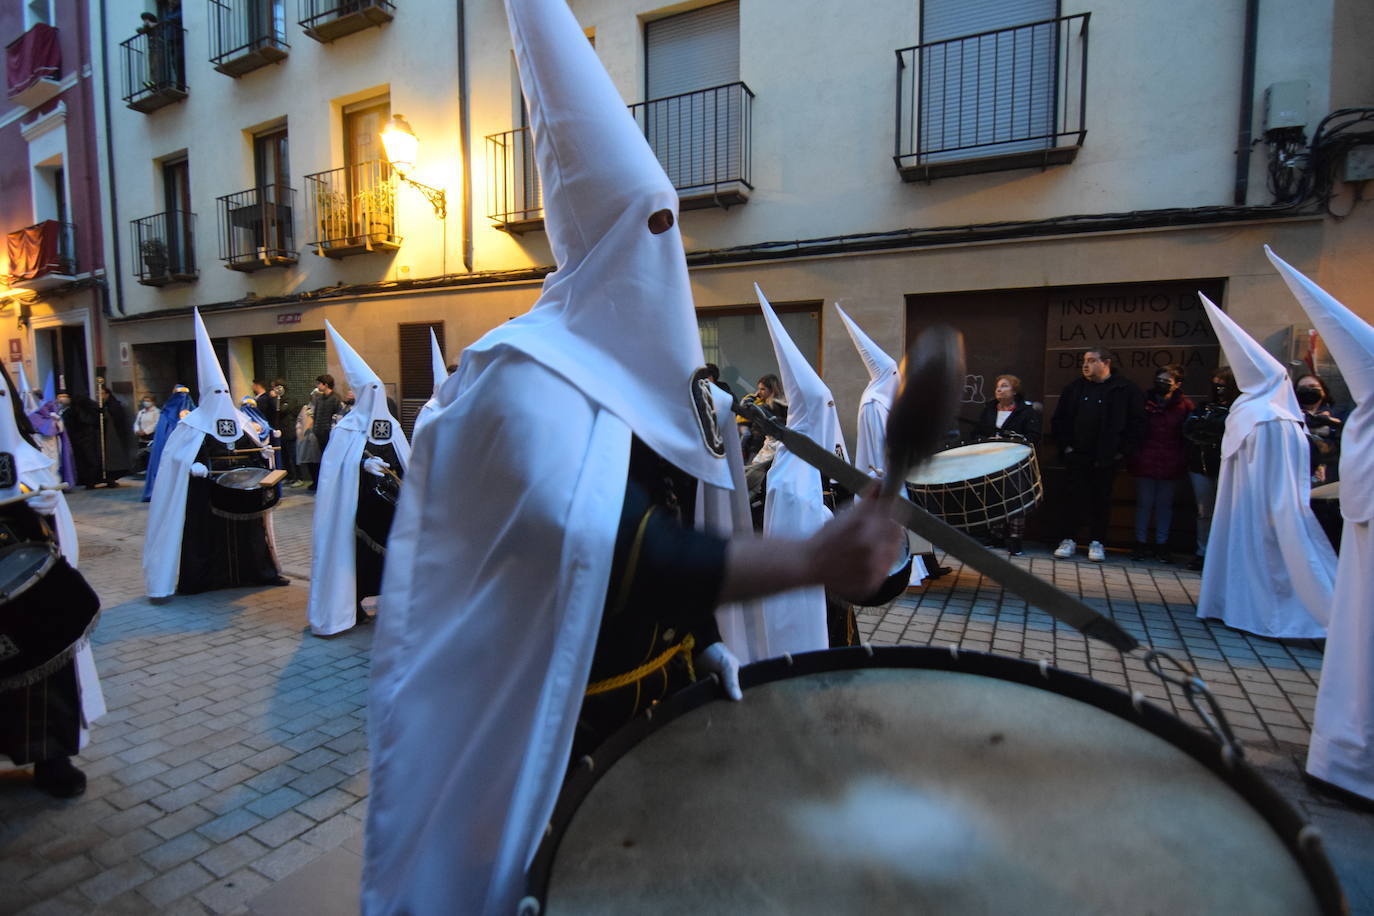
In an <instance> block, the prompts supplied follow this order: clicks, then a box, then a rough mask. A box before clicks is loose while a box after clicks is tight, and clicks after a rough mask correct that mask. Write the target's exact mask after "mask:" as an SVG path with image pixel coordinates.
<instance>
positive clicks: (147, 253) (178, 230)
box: [129, 210, 197, 286]
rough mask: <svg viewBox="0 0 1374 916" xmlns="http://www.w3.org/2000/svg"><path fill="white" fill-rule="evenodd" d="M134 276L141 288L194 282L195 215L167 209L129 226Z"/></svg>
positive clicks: (134, 221)
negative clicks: (131, 237) (131, 236)
mask: <svg viewBox="0 0 1374 916" xmlns="http://www.w3.org/2000/svg"><path fill="white" fill-rule="evenodd" d="M129 228H130V230H131V232H132V233H133V243H134V244H133V248H132V251H133V257H134V274H135V276H137V277H138V282H139V283H142V284H143V285H144V286H167V285H168V284H170V283H190V282H192V281H194V280H195V279H196V275H197V271H196V215H195V214H194V213H186V212H184V211H182V210H168V211H167V212H166V213H155V214H153V215H152V216H145V217H143V218H142V219H136V220H133V221H132V222H131V223H130V226H129Z"/></svg>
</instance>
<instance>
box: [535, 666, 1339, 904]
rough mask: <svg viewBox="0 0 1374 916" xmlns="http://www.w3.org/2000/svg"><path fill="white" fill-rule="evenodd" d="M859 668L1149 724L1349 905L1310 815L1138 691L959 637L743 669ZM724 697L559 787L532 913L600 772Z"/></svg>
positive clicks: (713, 683) (602, 757)
mask: <svg viewBox="0 0 1374 916" xmlns="http://www.w3.org/2000/svg"><path fill="white" fill-rule="evenodd" d="M862 668H918V669H922V670H927V671H949V672H954V673H957V674H970V675H978V676H983V677H991V678H995V679H997V680H1004V681H1010V682H1012V683H1018V684H1023V685H1025V686H1029V687H1037V688H1040V689H1043V690H1050V691H1052V692H1054V693H1057V694H1059V695H1061V696H1066V697H1068V698H1070V699H1074V700H1078V701H1080V702H1083V703H1087V704H1089V705H1091V706H1095V707H1096V708H1098V709H1100V710H1102V711H1103V712H1107V713H1111V714H1112V715H1114V716H1116V717H1117V718H1119V719H1124V720H1126V721H1128V722H1130V723H1132V724H1134V725H1137V726H1139V727H1141V728H1144V729H1145V730H1146V731H1149V732H1150V733H1151V734H1153V735H1155V736H1156V737H1158V738H1160V739H1162V740H1164V741H1167V742H1168V743H1169V744H1171V745H1172V746H1174V747H1175V748H1178V749H1179V750H1182V751H1183V752H1184V753H1186V754H1187V755H1188V756H1190V757H1192V758H1193V759H1194V760H1196V761H1197V762H1198V763H1200V764H1202V765H1203V766H1204V767H1206V768H1207V769H1209V770H1211V771H1212V773H1213V774H1215V775H1216V776H1217V778H1219V779H1220V780H1221V781H1222V782H1224V783H1225V784H1226V785H1227V786H1229V787H1230V788H1231V789H1232V790H1234V791H1235V792H1236V793H1237V794H1239V795H1240V796H1241V798H1243V799H1244V800H1245V801H1246V803H1247V804H1248V805H1249V806H1250V807H1251V808H1252V809H1253V810H1254V811H1255V812H1256V813H1258V814H1259V815H1260V817H1262V818H1263V819H1264V820H1265V822H1266V823H1267V824H1269V826H1270V827H1271V828H1272V829H1273V830H1274V832H1275V833H1276V834H1277V835H1278V837H1279V839H1280V840H1281V841H1282V843H1283V845H1284V847H1285V848H1286V849H1287V850H1288V852H1289V854H1290V855H1292V856H1293V858H1294V859H1296V860H1297V862H1298V865H1299V867H1300V868H1301V869H1302V872H1303V875H1304V876H1305V877H1306V878H1307V884H1308V887H1309V888H1311V890H1312V894H1313V896H1314V897H1315V898H1316V900H1317V905H1318V906H1319V907H1320V909H1321V912H1322V913H1326V914H1331V916H1339V914H1343V913H1346V912H1348V907H1347V904H1346V901H1345V896H1344V893H1343V892H1342V891H1341V887H1340V882H1339V881H1338V880H1337V878H1336V873H1335V870H1334V869H1333V868H1332V866H1331V862H1330V860H1329V859H1328V858H1327V856H1326V852H1325V849H1324V848H1323V844H1322V839H1321V836H1320V834H1319V833H1317V832H1316V830H1315V829H1314V828H1312V827H1311V826H1310V825H1309V824H1308V823H1307V822H1306V821H1305V820H1303V818H1302V816H1301V815H1300V814H1299V813H1298V811H1297V809H1295V808H1294V807H1293V806H1292V805H1290V804H1289V803H1288V801H1287V799H1285V798H1284V797H1283V796H1282V795H1280V794H1279V793H1278V790H1277V789H1275V788H1274V787H1273V786H1272V785H1270V784H1269V781H1268V780H1267V779H1265V778H1264V776H1263V775H1262V774H1260V772H1259V771H1258V770H1257V769H1256V768H1255V767H1253V766H1251V765H1250V764H1249V763H1248V762H1247V761H1245V760H1244V759H1237V758H1235V757H1232V756H1231V755H1229V754H1226V753H1223V749H1222V747H1221V745H1219V744H1218V743H1217V742H1216V741H1215V740H1213V739H1212V738H1211V737H1210V736H1209V735H1208V734H1206V733H1205V732H1203V731H1200V730H1199V729H1197V728H1194V727H1193V726H1191V725H1189V724H1188V723H1187V722H1185V721H1184V720H1183V719H1181V718H1179V717H1178V716H1176V715H1174V713H1173V712H1171V711H1169V710H1165V709H1164V708H1162V707H1160V706H1157V705H1155V704H1154V703H1152V702H1150V701H1149V700H1148V699H1145V698H1144V697H1142V696H1140V695H1139V694H1136V695H1135V696H1132V695H1131V694H1128V693H1126V692H1125V691H1123V690H1118V689H1117V688H1115V687H1111V686H1109V685H1107V684H1103V683H1100V682H1099V681H1095V680H1093V679H1092V678H1089V677H1086V676H1084V675H1080V674H1075V673H1073V672H1071V671H1065V670H1063V669H1061V668H1055V667H1053V666H1051V665H1048V664H1044V663H1037V662H1032V661H1027V660H1025V659H1019V658H1011V657H1009V656H1005V655H996V654H993V653H991V652H975V651H966V650H963V649H959V648H958V647H957V646H953V645H951V646H948V647H945V648H936V647H932V646H870V645H863V646H850V647H846V648H838V649H825V650H821V651H817V652H806V653H801V654H798V655H784V656H782V657H781V658H773V659H767V660H765V661H760V662H755V663H754V664H751V665H746V666H744V667H742V668H741V669H740V672H739V682H740V687H741V689H742V690H745V691H748V690H749V689H750V688H752V687H757V686H761V685H763V684H770V683H772V682H774V681H780V680H788V679H790V678H793V677H800V676H805V675H810V674H823V673H826V672H832V671H852V670H857V669H862ZM724 698H725V697H724V692H723V691H722V690H721V688H720V686H719V681H718V680H717V679H716V676H715V675H712V676H711V677H709V678H706V679H703V680H700V681H697V682H696V683H695V684H692V685H691V686H689V687H686V688H684V689H682V690H680V691H679V692H677V693H676V694H674V695H673V696H671V697H669V698H668V699H667V700H666V701H665V702H663V703H662V704H660V705H659V706H657V707H652V708H650V709H646V710H645V711H644V713H643V715H639V716H636V717H635V718H634V720H633V721H631V722H630V723H629V724H627V725H625V726H624V727H623V728H621V729H619V730H618V731H616V732H615V733H614V734H612V735H611V736H610V737H609V738H607V739H606V741H605V742H604V743H603V744H602V745H601V746H600V747H598V748H597V749H596V751H594V752H593V753H592V754H590V755H588V756H585V757H583V758H582V759H581V760H579V761H576V762H575V763H574V764H573V768H572V772H570V773H569V775H568V777H567V779H566V780H565V781H564V783H563V786H562V788H561V789H560V790H559V794H558V800H557V802H556V804H555V805H554V811H553V815H552V816H551V817H550V819H549V823H548V824H547V825H546V827H545V830H544V836H543V838H542V839H541V841H540V843H539V848H538V850H537V851H536V852H535V856H534V859H533V861H532V862H531V863H530V867H529V869H528V871H527V872H526V874H525V893H526V895H527V897H526V900H531V901H536V902H537V903H538V909H536V910H534V911H533V912H536V913H537V912H540V911H542V910H543V904H544V903H545V902H546V901H547V898H548V891H549V881H550V879H551V878H552V876H553V865H554V860H555V858H556V856H557V854H558V847H559V844H560V843H561V842H562V840H563V836H564V834H565V833H567V830H568V827H569V825H570V824H571V823H572V819H573V818H574V817H575V816H576V814H577V811H578V809H580V808H581V807H582V803H583V802H584V801H585V800H586V798H587V796H588V795H589V794H590V793H591V791H592V789H593V788H594V787H595V786H596V784H597V783H598V782H599V781H600V780H601V777H602V776H604V775H605V774H606V773H607V772H609V771H610V769H611V768H612V767H613V766H614V765H615V763H616V761H618V760H619V759H620V758H621V757H623V756H625V755H626V754H627V753H629V751H630V750H631V749H632V748H634V747H635V746H636V745H638V744H639V743H640V742H641V741H643V740H644V739H645V738H647V737H648V736H649V735H651V734H653V733H654V732H656V731H658V730H659V729H661V728H662V727H663V726H665V725H667V724H668V723H669V722H672V721H673V720H675V719H678V718H681V717H682V716H684V715H686V714H687V713H689V712H692V711H693V710H696V709H698V708H699V707H702V706H705V705H707V704H708V703H711V702H714V701H717V700H724ZM746 699H747V696H746ZM727 702H728V701H727ZM520 912H522V913H523V912H525V910H523V909H522V910H520Z"/></svg>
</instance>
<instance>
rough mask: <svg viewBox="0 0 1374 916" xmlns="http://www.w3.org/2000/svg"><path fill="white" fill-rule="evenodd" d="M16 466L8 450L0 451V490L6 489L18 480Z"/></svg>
mask: <svg viewBox="0 0 1374 916" xmlns="http://www.w3.org/2000/svg"><path fill="white" fill-rule="evenodd" d="M17 467H18V466H17V465H16V464H15V463H14V456H13V455H11V454H10V453H9V452H0V490H8V489H9V488H10V487H12V486H14V485H15V484H16V483H18V482H19V475H18V473H17V472H16V468H17Z"/></svg>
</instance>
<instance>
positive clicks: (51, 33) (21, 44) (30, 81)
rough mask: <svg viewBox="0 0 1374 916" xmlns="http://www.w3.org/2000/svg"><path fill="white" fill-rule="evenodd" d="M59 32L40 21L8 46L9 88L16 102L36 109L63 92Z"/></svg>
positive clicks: (6, 87) (6, 59)
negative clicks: (60, 81)
mask: <svg viewBox="0 0 1374 916" xmlns="http://www.w3.org/2000/svg"><path fill="white" fill-rule="evenodd" d="M58 34H59V33H58V31H57V29H55V28H53V27H52V26H50V25H45V24H43V23H41V22H40V23H38V24H37V25H35V26H34V27H33V28H31V29H29V30H28V31H27V32H25V33H24V34H23V35H20V36H19V37H18V38H16V39H15V40H14V41H12V42H10V43H9V44H8V45H6V46H5V91H6V95H7V97H8V98H9V100H10V101H11V102H13V103H14V104H15V105H19V106H22V107H24V108H33V107H35V106H38V105H42V104H43V103H44V102H46V101H48V100H49V99H51V98H53V97H54V96H56V95H57V93H59V92H60V91H61V87H60V86H59V84H58V80H59V79H60V78H61V76H62V49H61V46H60V45H59V43H58Z"/></svg>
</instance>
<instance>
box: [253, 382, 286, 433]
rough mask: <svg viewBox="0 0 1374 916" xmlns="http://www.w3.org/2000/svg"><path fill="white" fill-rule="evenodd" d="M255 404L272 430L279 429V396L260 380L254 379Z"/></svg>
mask: <svg viewBox="0 0 1374 916" xmlns="http://www.w3.org/2000/svg"><path fill="white" fill-rule="evenodd" d="M253 403H254V405H255V406H256V407H257V408H258V413H260V414H262V418H263V419H264V420H266V421H267V424H268V425H269V426H270V427H271V428H272V429H279V428H280V424H281V420H280V418H279V417H278V416H277V410H278V407H277V396H276V394H274V393H273V392H272V391H271V390H270V389H268V387H267V386H266V385H265V384H263V382H262V381H261V380H260V379H253Z"/></svg>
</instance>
